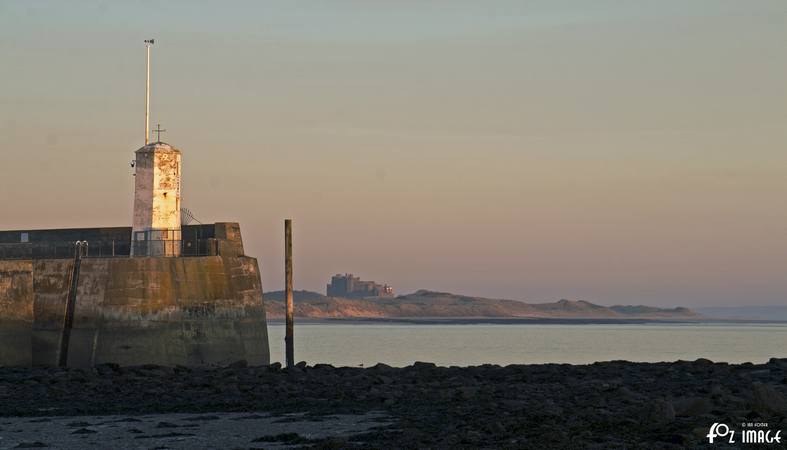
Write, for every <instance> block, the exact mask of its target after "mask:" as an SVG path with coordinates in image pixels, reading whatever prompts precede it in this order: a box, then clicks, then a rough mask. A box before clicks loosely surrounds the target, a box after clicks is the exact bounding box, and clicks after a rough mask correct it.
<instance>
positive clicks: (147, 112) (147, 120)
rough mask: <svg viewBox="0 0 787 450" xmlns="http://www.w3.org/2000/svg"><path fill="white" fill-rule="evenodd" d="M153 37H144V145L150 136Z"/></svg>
mask: <svg viewBox="0 0 787 450" xmlns="http://www.w3.org/2000/svg"><path fill="white" fill-rule="evenodd" d="M153 43H154V40H153V39H145V50H147V54H148V55H147V56H148V58H147V64H145V72H146V74H145V75H146V76H145V145H148V140H149V137H150V46H151V45H153Z"/></svg>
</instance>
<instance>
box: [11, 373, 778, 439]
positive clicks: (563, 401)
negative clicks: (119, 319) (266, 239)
mask: <svg viewBox="0 0 787 450" xmlns="http://www.w3.org/2000/svg"><path fill="white" fill-rule="evenodd" d="M785 382H787V359H771V360H770V361H769V362H768V363H765V364H750V363H745V364H738V365H735V364H726V363H714V362H711V361H708V360H702V359H700V360H696V361H677V362H666V363H630V362H625V361H611V362H601V363H595V364H590V365H567V364H546V365H511V366H505V367H500V366H496V365H482V366H475V367H438V366H435V365H433V364H430V363H415V364H414V365H412V366H409V367H402V368H392V367H389V366H386V365H382V364H378V365H376V366H373V367H368V368H351V367H332V366H329V365H323V364H317V365H314V366H309V365H306V364H305V363H301V364H299V365H298V366H297V367H295V368H293V369H291V370H287V369H282V368H281V366H280V365H278V364H273V365H271V366H262V367H249V366H248V365H247V364H246V363H245V362H244V361H238V362H237V363H234V364H232V365H230V366H227V367H212V368H187V367H164V366H156V365H144V366H135V367H119V366H116V365H111V364H109V365H101V366H97V367H95V368H90V369H58V368H16V367H2V368H0V415H2V417H0V438H1V439H0V448H35V447H41V448H47V447H48V448H80V442H83V444H84V446H87V443H88V442H101V443H102V444H101V445H99V446H104V447H106V446H107V445H111V446H112V447H113V448H160V449H166V448H206V447H207V448H212V447H215V446H221V447H226V448H284V447H314V448H356V447H357V448H561V449H565V448H577V449H580V448H582V449H584V448H654V449H655V448H659V449H661V448H695V447H696V448H702V447H706V446H708V445H709V444H708V439H707V438H706V435H707V434H708V430H709V428H710V427H711V425H712V424H714V423H724V424H727V425H729V427H730V429H734V430H739V429H740V427H741V426H744V427H745V426H746V425H747V424H754V425H753V426H756V424H761V425H760V428H761V429H764V430H765V429H767V430H770V431H771V434H772V435H773V434H774V433H776V432H777V431H779V430H785V429H787V400H785V394H787V388H785ZM249 420H250V421H252V422H244V421H249ZM253 421H256V422H253ZM219 423H221V424H225V425H221V426H218V425H217V424H219ZM252 423H253V426H251V424H252ZM232 424H246V425H232ZM762 424H767V425H762ZM211 427H212V428H211ZM219 429H220V430H224V431H223V432H224V433H225V437H222V435H221V433H219V432H218V431H216V430H219ZM53 430H54V431H53ZM58 430H59V431H58ZM233 430H234V431H233ZM736 437H737V436H736ZM80 440H81V441H80ZM217 440H218V441H217ZM725 442H726V440H725ZM735 442H737V443H740V439H738V440H737V441H735ZM725 445H727V446H729V445H730V444H724V443H721V444H719V438H717V440H716V444H714V447H716V448H724V446H725ZM780 445H782V446H783V445H784V444H778V443H774V444H772V445H771V446H770V448H779V446H780ZM732 446H733V447H735V446H736V445H735V444H733V445H732Z"/></svg>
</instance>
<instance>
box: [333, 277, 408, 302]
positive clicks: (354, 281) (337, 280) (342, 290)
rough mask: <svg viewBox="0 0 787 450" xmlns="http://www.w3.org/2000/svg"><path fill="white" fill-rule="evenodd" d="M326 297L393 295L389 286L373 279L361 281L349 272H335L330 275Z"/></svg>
mask: <svg viewBox="0 0 787 450" xmlns="http://www.w3.org/2000/svg"><path fill="white" fill-rule="evenodd" d="M327 295H328V297H344V298H365V297H389V298H390V297H393V296H394V292H393V288H392V287H391V286H388V285H387V284H379V283H375V282H374V281H361V279H360V278H359V277H355V276H353V274H351V273H346V274H344V275H342V274H336V275H334V276H333V277H331V283H330V284H329V285H328V286H327Z"/></svg>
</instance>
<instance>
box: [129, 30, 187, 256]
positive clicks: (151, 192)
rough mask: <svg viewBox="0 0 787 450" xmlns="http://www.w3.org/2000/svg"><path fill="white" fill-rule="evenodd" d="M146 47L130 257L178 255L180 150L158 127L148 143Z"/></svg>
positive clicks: (150, 42)
mask: <svg viewBox="0 0 787 450" xmlns="http://www.w3.org/2000/svg"><path fill="white" fill-rule="evenodd" d="M152 44H153V39H150V40H146V41H145V47H146V48H147V65H146V68H147V81H146V86H145V146H144V147H142V148H140V149H139V150H137V151H136V152H135V159H134V168H135V170H136V172H135V179H134V218H133V223H132V232H131V255H132V256H178V255H180V250H181V249H180V245H181V233H180V177H181V153H180V150H178V149H176V148H175V147H173V146H171V145H169V144H166V143H164V142H161V132H162V131H166V130H162V129H161V126H158V127H157V129H156V130H154V131H155V132H157V133H158V138H157V141H156V142H153V143H148V134H149V132H148V130H149V129H150V126H149V119H148V118H149V111H150V106H149V105H150V46H151V45H152Z"/></svg>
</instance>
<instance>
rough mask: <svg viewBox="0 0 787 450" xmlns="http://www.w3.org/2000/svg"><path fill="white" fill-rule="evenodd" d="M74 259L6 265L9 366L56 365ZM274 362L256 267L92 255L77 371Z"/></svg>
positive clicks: (74, 346) (78, 326)
mask: <svg viewBox="0 0 787 450" xmlns="http://www.w3.org/2000/svg"><path fill="white" fill-rule="evenodd" d="M72 267H73V261H71V260H66V259H51V260H46V259H44V260H35V261H0V365H30V364H34V365H36V364H43V365H54V364H56V363H57V356H58V354H57V353H58V349H59V340H60V335H61V331H62V326H63V319H64V314H65V305H66V298H67V295H68V285H69V279H70V276H71V271H72ZM239 359H245V360H247V361H248V362H249V363H250V364H268V363H269V350H268V336H267V327H266V318H265V309H264V305H263V300H262V286H261V282H260V272H259V267H258V265H257V260H256V259H254V258H250V257H246V256H207V257H187V258H171V257H159V258H86V259H83V261H82V264H81V269H80V274H79V280H78V284H77V296H76V308H75V313H74V326H73V329H72V333H71V339H70V345H69V358H68V363H69V366H75V367H80V366H90V365H93V364H100V363H104V362H115V363H118V364H121V365H134V364H145V363H154V364H163V365H174V364H182V365H192V366H194V365H206V364H223V363H228V362H232V361H236V360H239Z"/></svg>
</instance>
